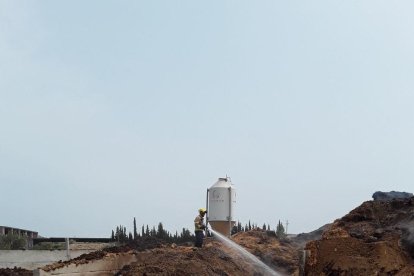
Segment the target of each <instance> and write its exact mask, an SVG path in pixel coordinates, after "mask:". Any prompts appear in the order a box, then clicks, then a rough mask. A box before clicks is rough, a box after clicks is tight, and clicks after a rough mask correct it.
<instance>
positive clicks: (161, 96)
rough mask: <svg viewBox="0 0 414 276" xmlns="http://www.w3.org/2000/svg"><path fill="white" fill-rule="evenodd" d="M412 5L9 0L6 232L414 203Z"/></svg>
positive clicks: (1, 220) (0, 154) (1, 89)
mask: <svg viewBox="0 0 414 276" xmlns="http://www.w3.org/2000/svg"><path fill="white" fill-rule="evenodd" d="M413 10H414V2H413V1H412V0H407V1H403V0H399V1H383V0H372V1H368V0H366V1H364V0H363V1H361V0H354V1H352V0H347V1H345V0H341V1H332V0H326V1H318V0H315V1H295V0H289V1H276V0H274V1H265V0H263V1H240V0H237V1H222V0H220V1H194V0H191V1H170V0H169V1H156V0H151V1H150V0H149V1H52V0H49V1H14V0H8V1H6V0H0V187H1V201H0V225H7V226H13V227H19V228H24V229H31V230H36V231H39V233H40V234H41V235H43V236H78V237H80V236H86V237H91V236H98V237H108V236H109V235H110V233H111V230H112V229H114V228H115V227H116V225H119V224H123V225H125V226H126V227H127V228H128V230H132V220H133V217H136V219H137V224H138V225H139V226H140V225H141V224H143V223H145V224H149V225H150V226H152V225H156V224H157V223H158V222H159V221H162V222H163V223H164V227H165V228H167V229H168V230H170V231H175V230H176V229H177V230H178V231H180V230H181V228H182V227H186V228H189V229H191V230H193V220H194V217H195V216H196V215H197V209H198V208H200V207H202V206H204V205H205V193H206V189H207V188H208V187H210V186H211V185H212V184H213V183H214V182H215V181H216V179H217V178H218V177H223V176H225V175H226V174H227V175H229V176H230V177H231V178H232V181H233V182H234V184H235V185H236V188H237V194H238V202H237V210H236V214H237V219H239V220H241V221H242V222H243V223H246V222H247V221H248V219H251V220H252V221H254V222H257V223H258V224H259V225H262V224H263V223H264V222H266V223H269V224H271V227H272V228H274V227H275V226H276V223H277V221H278V220H279V219H281V220H283V221H285V220H286V219H288V220H289V222H290V224H289V232H294V233H298V232H307V231H311V230H314V229H316V228H318V227H319V226H321V225H323V224H325V223H328V222H332V221H333V220H334V219H336V218H339V217H341V216H343V215H345V214H346V213H348V212H349V211H350V210H351V209H353V208H354V207H356V206H358V205H359V204H361V203H362V202H363V201H365V200H369V199H370V198H371V195H372V193H373V192H375V191H377V190H382V191H389V190H401V191H408V192H413V191H414V188H413V182H414V170H413V168H414V108H413V104H414V51H413V49H414V17H413Z"/></svg>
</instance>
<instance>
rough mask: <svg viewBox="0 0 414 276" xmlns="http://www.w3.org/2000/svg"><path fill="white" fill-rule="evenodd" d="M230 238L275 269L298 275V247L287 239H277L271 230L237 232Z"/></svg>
mask: <svg viewBox="0 0 414 276" xmlns="http://www.w3.org/2000/svg"><path fill="white" fill-rule="evenodd" d="M232 240H233V241H235V242H236V243H238V244H240V245H241V246H243V247H244V248H246V249H247V250H248V251H250V252H251V253H252V254H253V255H256V256H257V257H259V258H260V259H261V260H262V261H263V262H264V263H266V264H267V265H269V266H270V267H272V268H274V269H275V270H278V271H281V272H285V273H287V274H289V275H299V251H298V250H299V248H298V245H297V244H295V243H294V242H292V241H291V240H289V239H283V240H279V239H277V238H276V235H275V233H274V232H272V231H264V230H254V231H248V232H239V233H237V234H235V235H234V236H232Z"/></svg>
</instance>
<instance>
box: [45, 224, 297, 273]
mask: <svg viewBox="0 0 414 276" xmlns="http://www.w3.org/2000/svg"><path fill="white" fill-rule="evenodd" d="M302 239H305V238H303V237H302ZM232 240H233V241H235V242H236V243H238V244H240V245H241V246H243V247H244V248H246V249H247V250H248V251H250V252H251V253H252V254H254V255H256V256H257V257H258V258H259V259H261V260H262V261H263V262H264V263H266V264H267V265H268V266H270V267H271V268H273V269H275V270H276V271H279V272H283V273H284V274H287V275H299V249H301V248H299V247H298V243H297V242H294V241H292V240H289V239H285V240H278V239H277V238H276V236H275V234H274V232H271V231H263V230H252V231H248V232H240V233H237V234H235V235H233V236H232ZM117 253H127V254H133V255H134V256H135V257H136V259H137V261H136V262H133V263H131V264H129V265H126V266H124V267H123V269H122V270H121V271H119V273H118V275H184V276H185V275H201V276H203V275H265V274H264V270H263V269H262V268H260V267H256V266H254V265H252V264H251V263H250V262H249V261H247V260H246V259H243V258H242V257H241V256H240V255H238V254H237V253H236V252H235V251H233V250H232V249H231V248H228V247H226V246H225V245H223V244H222V243H221V242H219V241H218V240H216V239H214V238H207V239H206V240H205V243H204V247H203V248H201V249H195V248H194V247H193V246H191V245H190V246H177V245H175V244H165V243H162V242H161V241H159V240H156V239H153V238H149V239H145V240H144V239H141V240H139V241H138V242H137V243H131V244H129V245H126V246H122V247H112V248H105V249H104V250H99V251H95V252H92V253H89V254H84V255H81V256H79V257H78V258H75V259H72V260H70V261H66V262H58V263H55V264H52V265H48V266H46V267H44V268H42V269H43V270H44V271H49V272H51V271H53V270H56V269H59V268H62V267H64V266H68V265H70V264H76V266H78V265H82V264H87V263H89V262H93V261H94V260H101V259H103V258H104V257H105V256H108V255H111V254H117Z"/></svg>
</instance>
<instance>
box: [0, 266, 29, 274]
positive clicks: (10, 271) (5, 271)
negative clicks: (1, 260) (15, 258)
mask: <svg viewBox="0 0 414 276" xmlns="http://www.w3.org/2000/svg"><path fill="white" fill-rule="evenodd" d="M18 275H19V276H32V275H33V272H32V271H31V270H26V269H23V268H20V267H14V268H0V276H18Z"/></svg>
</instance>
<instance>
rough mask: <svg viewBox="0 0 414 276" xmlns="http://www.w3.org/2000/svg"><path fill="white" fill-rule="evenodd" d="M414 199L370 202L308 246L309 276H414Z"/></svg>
mask: <svg viewBox="0 0 414 276" xmlns="http://www.w3.org/2000/svg"><path fill="white" fill-rule="evenodd" d="M413 223H414V198H413V197H412V198H408V199H393V200H390V201H367V202H364V203H363V204H362V205H361V206H359V207H358V208H356V209H354V210H353V211H351V212H350V213H349V214H347V215H346V216H344V217H343V218H341V219H338V220H336V221H335V222H334V223H333V224H332V226H331V227H330V228H329V229H327V230H326V231H324V232H323V234H322V238H321V239H320V240H317V241H312V242H309V243H308V244H307V245H306V249H307V250H308V251H307V252H308V254H307V255H308V258H307V260H306V265H305V269H306V272H307V275H414V260H413V257H414V256H413V255H414V254H413V252H414V239H413V231H412V228H413V227H412V225H413Z"/></svg>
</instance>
